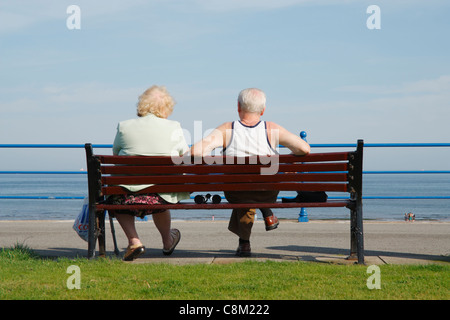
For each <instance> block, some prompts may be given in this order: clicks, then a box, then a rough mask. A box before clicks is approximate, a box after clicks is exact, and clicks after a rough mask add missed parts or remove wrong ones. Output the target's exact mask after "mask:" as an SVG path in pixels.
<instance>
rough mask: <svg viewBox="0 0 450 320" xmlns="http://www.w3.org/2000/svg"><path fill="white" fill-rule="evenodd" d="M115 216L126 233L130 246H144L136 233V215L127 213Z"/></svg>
mask: <svg viewBox="0 0 450 320" xmlns="http://www.w3.org/2000/svg"><path fill="white" fill-rule="evenodd" d="M115 216H116V219H117V221H119V224H120V226H121V227H122V229H123V231H124V232H125V235H126V237H127V239H128V245H129V246H133V245H142V243H141V240H140V239H139V236H138V234H137V231H136V226H135V217H134V215H131V214H126V213H116V214H115Z"/></svg>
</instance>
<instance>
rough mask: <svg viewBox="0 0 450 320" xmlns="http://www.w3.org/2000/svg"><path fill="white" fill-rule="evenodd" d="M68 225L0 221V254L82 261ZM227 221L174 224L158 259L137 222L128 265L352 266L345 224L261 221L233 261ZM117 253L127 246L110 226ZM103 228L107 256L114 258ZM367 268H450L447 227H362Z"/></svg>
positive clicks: (149, 234)
mask: <svg viewBox="0 0 450 320" xmlns="http://www.w3.org/2000/svg"><path fill="white" fill-rule="evenodd" d="M72 224H73V221H56V220H52V221H0V248H2V247H3V248H9V247H12V246H14V245H15V244H23V245H27V246H28V247H30V248H32V249H34V250H35V251H36V252H37V253H38V254H40V255H42V256H47V257H69V258H73V257H77V256H81V257H86V254H87V242H85V241H84V240H82V239H81V238H79V237H78V235H77V234H76V233H75V231H74V230H73V229H72ZM227 224H228V222H227V221H223V220H222V221H218V220H216V221H173V227H174V228H178V229H179V230H180V231H181V234H182V236H181V241H180V243H179V245H178V247H177V248H176V250H175V251H174V253H173V255H172V256H170V257H166V256H164V255H163V254H162V251H161V248H162V243H161V238H160V236H159V233H158V232H157V230H156V228H155V226H154V224H153V222H152V221H151V218H150V219H149V221H147V222H137V223H136V225H137V228H138V232H139V235H140V237H141V240H142V242H143V243H144V245H145V246H146V248H147V249H146V252H145V254H144V255H143V256H142V257H140V258H139V259H137V260H136V261H134V262H133V263H158V262H164V263H174V264H193V263H207V264H211V263H231V262H236V261H245V260H247V259H252V260H267V259H270V260H277V261H298V260H301V261H315V262H333V263H353V262H350V261H348V260H346V257H347V255H348V254H349V248H350V223H349V222H348V221H310V222H307V223H298V222H296V221H289V220H281V222H280V226H279V227H278V229H276V230H273V231H269V232H267V231H265V229H264V224H263V222H262V221H257V222H256V223H255V225H254V227H253V234H252V238H251V246H252V257H251V258H239V257H236V256H235V255H234V252H235V250H236V248H237V243H238V240H237V237H236V236H235V235H234V234H232V233H231V232H229V231H228V230H227ZM114 226H115V229H116V237H117V241H118V246H119V249H120V250H121V254H123V252H124V250H125V248H126V246H127V241H126V238H125V236H124V234H123V232H122V230H121V228H120V226H119V225H118V223H117V222H115V223H114ZM106 227H107V238H106V244H107V250H108V254H111V255H112V254H113V245H112V237H111V234H110V232H109V230H110V228H109V227H110V226H109V222H108V223H107V225H106ZM364 234H365V237H364V242H365V256H366V264H368V265H369V264H411V263H413V264H424V263H436V262H438V263H449V262H450V222H431V221H423V222H421V221H415V222H404V221H401V222H373V221H367V222H365V223H364Z"/></svg>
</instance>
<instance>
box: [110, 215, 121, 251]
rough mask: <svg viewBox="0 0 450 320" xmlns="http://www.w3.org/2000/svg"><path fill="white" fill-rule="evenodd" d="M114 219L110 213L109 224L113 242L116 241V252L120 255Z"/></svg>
mask: <svg viewBox="0 0 450 320" xmlns="http://www.w3.org/2000/svg"><path fill="white" fill-rule="evenodd" d="M108 215H109V214H108ZM113 220H114V219H113V218H112V217H111V215H109V224H110V226H111V235H112V238H113V243H114V254H115V255H116V256H118V255H119V248H118V247H117V240H116V231H115V229H114V221H113Z"/></svg>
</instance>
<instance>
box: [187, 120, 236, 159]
mask: <svg viewBox="0 0 450 320" xmlns="http://www.w3.org/2000/svg"><path fill="white" fill-rule="evenodd" d="M227 130H231V122H226V123H224V124H222V125H220V126H218V127H217V128H215V129H214V130H213V132H211V133H210V134H209V135H208V136H207V137H206V138H204V139H203V140H201V141H199V142H197V143H195V144H194V145H193V146H192V147H191V155H193V156H205V155H209V154H211V151H212V150H214V149H215V148H219V147H225V146H226V145H227V143H228V141H227Z"/></svg>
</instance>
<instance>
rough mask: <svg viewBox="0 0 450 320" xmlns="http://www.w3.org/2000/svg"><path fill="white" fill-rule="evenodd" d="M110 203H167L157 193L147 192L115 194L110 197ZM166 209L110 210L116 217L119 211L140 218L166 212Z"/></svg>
mask: <svg viewBox="0 0 450 320" xmlns="http://www.w3.org/2000/svg"><path fill="white" fill-rule="evenodd" d="M107 202H108V203H109V204H119V205H127V204H167V201H165V200H164V199H163V198H161V197H160V196H159V195H158V194H157V193H145V194H126V195H115V196H111V197H109V198H108V201H107ZM164 211H166V209H155V210H110V211H109V214H110V215H111V216H113V217H114V215H115V214H117V213H126V214H131V215H134V216H137V217H140V218H143V217H144V216H146V215H149V214H154V213H160V212H164Z"/></svg>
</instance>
